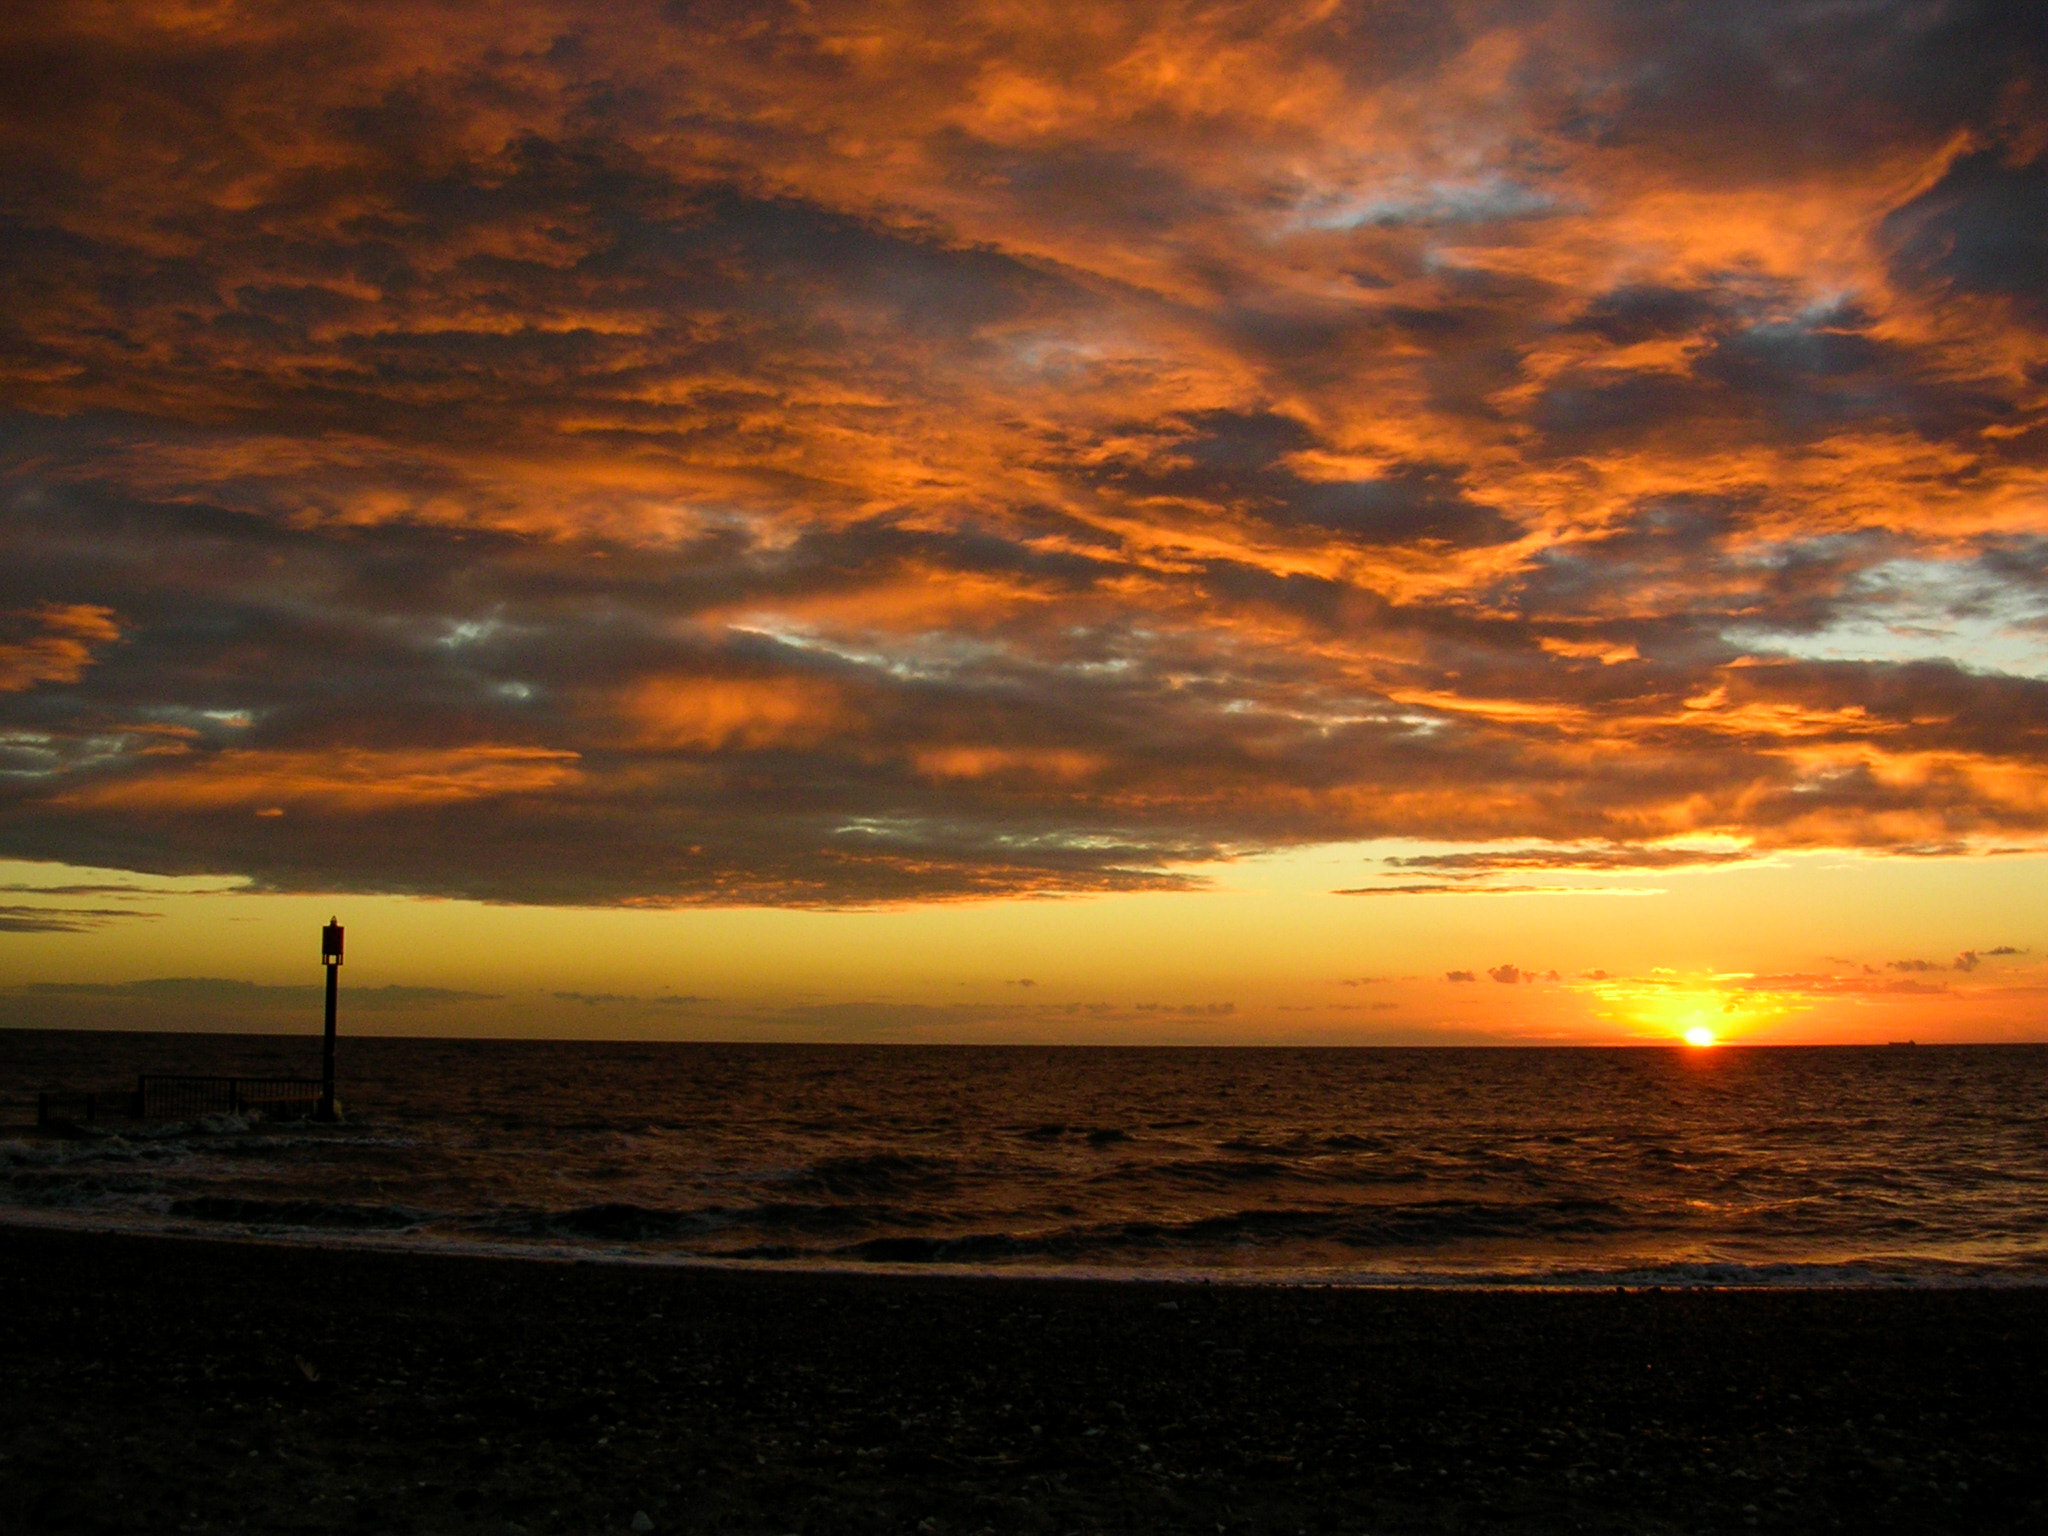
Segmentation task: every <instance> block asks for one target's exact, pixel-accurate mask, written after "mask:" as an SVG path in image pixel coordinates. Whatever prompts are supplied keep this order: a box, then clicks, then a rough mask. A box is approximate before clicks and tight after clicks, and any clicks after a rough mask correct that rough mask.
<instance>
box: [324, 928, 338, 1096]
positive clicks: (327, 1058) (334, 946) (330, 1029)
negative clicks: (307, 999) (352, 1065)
mask: <svg viewBox="0 0 2048 1536" xmlns="http://www.w3.org/2000/svg"><path fill="white" fill-rule="evenodd" d="M320 963H321V964H322V965H324V966H326V967H327V1038H326V1040H325V1041H324V1042H323V1043H322V1045H321V1048H320V1116H319V1118H320V1119H322V1120H325V1121H330V1122H331V1121H332V1120H333V1119H334V999H335V992H336V990H337V986H338V982H339V978H340V974H341V923H340V922H339V920H337V919H335V918H332V917H330V918H329V919H327V926H326V927H325V928H322V929H321V930H320Z"/></svg>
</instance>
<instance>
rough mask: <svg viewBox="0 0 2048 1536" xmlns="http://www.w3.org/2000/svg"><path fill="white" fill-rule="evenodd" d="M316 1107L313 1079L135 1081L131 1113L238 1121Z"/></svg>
mask: <svg viewBox="0 0 2048 1536" xmlns="http://www.w3.org/2000/svg"><path fill="white" fill-rule="evenodd" d="M319 1105H320V1079H319V1078H317V1077H171V1076H168V1075H165V1074H162V1073H156V1072H144V1073H142V1074H141V1075H140V1076H138V1077H137V1078H136V1079H135V1113H136V1114H137V1115H138V1116H139V1117H140V1118H142V1119H144V1120H161V1119H173V1120H174V1119H177V1118H179V1117H180V1116H184V1115H239V1114H242V1113H244V1112H245V1111H248V1110H261V1111H262V1112H263V1113H265V1114H268V1115H275V1116H280V1117H285V1116H291V1115H310V1114H312V1113H313V1111H314V1110H316V1109H317V1108H319Z"/></svg>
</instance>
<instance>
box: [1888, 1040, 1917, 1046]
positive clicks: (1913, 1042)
mask: <svg viewBox="0 0 2048 1536" xmlns="http://www.w3.org/2000/svg"><path fill="white" fill-rule="evenodd" d="M1919 1043H1920V1042H1919V1041H1918V1040H1887V1041H1885V1044H1886V1045H1918V1044H1919Z"/></svg>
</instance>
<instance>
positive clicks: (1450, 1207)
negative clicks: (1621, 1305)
mask: <svg viewBox="0 0 2048 1536" xmlns="http://www.w3.org/2000/svg"><path fill="white" fill-rule="evenodd" d="M1627 1226H1628V1218H1627V1216H1626V1214H1625V1213H1624V1212H1623V1211H1622V1210H1621V1209H1620V1208H1619V1207H1618V1206H1616V1205H1615V1204H1614V1202H1612V1201H1607V1200H1586V1199H1574V1200H1546V1201H1534V1202H1525V1203H1520V1204H1507V1203H1491V1202H1486V1201H1473V1200H1433V1201H1423V1202H1417V1203H1415V1204H1410V1205H1385V1206H1348V1207H1341V1208H1338V1209H1335V1210H1317V1209H1292V1208H1269V1207H1255V1208H1249V1209H1245V1210H1239V1211H1227V1212H1221V1213H1218V1214H1216V1215H1211V1216H1197V1217H1191V1218H1188V1219H1186V1220H1182V1221H1177V1222H1160V1221H1122V1222H1107V1223H1099V1224H1094V1225H1083V1226H1074V1227H1066V1228H1058V1229H1053V1230H1050V1231H1040V1232H966V1233H958V1234H954V1235H939V1234H934V1235H931V1236H907V1235H903V1234H889V1235H887V1236H877V1237H872V1238H866V1239H863V1240H862V1241H860V1242H857V1243H849V1244H847V1245H846V1246H844V1247H842V1248H840V1249H838V1250H836V1251H837V1252H838V1253H839V1254H841V1255H844V1256H846V1257H849V1258H858V1259H866V1260H870V1261H874V1262H882V1263H955V1264H963V1263H964V1264H971V1263H980V1262H986V1261H987V1260H989V1259H991V1258H996V1257H1004V1258H1021V1257H1050V1258H1062V1259H1070V1260H1071V1259H1084V1258H1102V1257H1107V1256H1109V1255H1112V1254H1114V1253H1116V1252H1119V1251H1123V1252H1140V1251H1142V1252H1146V1253H1150V1254H1155V1255H1156V1254H1159V1253H1162V1252H1167V1251H1183V1252H1185V1253H1187V1255H1188V1256H1189V1258H1190V1260H1191V1261H1196V1260H1198V1257H1199V1255H1200V1254H1201V1253H1202V1252H1203V1251H1205V1250H1211V1249H1215V1248H1219V1247H1235V1246H1238V1245H1246V1244H1248V1245H1255V1246H1256V1245H1260V1244H1283V1243H1284V1244H1297V1245H1298V1244H1311V1245H1314V1244H1325V1245H1335V1246H1338V1247H1343V1248H1350V1249H1393V1248H1399V1249H1407V1250H1414V1249H1427V1248H1430V1247H1436V1246H1442V1245H1445V1244H1451V1243H1456V1242H1461V1241H1468V1240H1472V1239H1479V1238H1502V1237H1524V1238H1526V1237H1530V1236H1535V1235H1539V1234H1540V1235H1544V1236H1562V1235H1573V1236H1586V1235H1597V1234H1608V1233H1614V1232H1619V1231H1623V1230H1626V1229H1627Z"/></svg>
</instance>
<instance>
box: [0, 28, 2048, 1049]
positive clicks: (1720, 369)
mask: <svg viewBox="0 0 2048 1536" xmlns="http://www.w3.org/2000/svg"><path fill="white" fill-rule="evenodd" d="M0 76H4V80H0V135H4V138H0V249H4V253H5V254H4V259H0V553H4V560H0V887H4V889H0V1025H9V1024H11V1025H87V1026H93V1027H114V1028H205V1027H212V1028H245V1029H261V1030H279V1031H292V1030H298V1029H301V1028H307V1027H310V1025H311V1024H315V1023H317V1020H316V1019H315V1013H316V1011H317V990H316V989H317V987H318V985H319V972H318V970H317V964H318V959H317V957H318V950H317V929H318V927H319V924H320V923H321V922H323V921H324V920H325V919H326V918H327V917H328V916H330V915H335V916H339V917H340V918H341V919H342V921H344V923H346V924H347V925H348V928H349V933H350V940H349V945H350V948H349V961H348V964H347V965H346V967H345V981H346V996H347V999H348V1002H347V1009H348V1013H347V1017H348V1020H349V1024H348V1027H352V1028H358V1029H361V1030H364V1031H385V1032H415V1033H469V1034H522V1033H523V1034H569V1035H578V1034H582V1035H599V1036H613V1037H646V1038H747V1039H803V1040H816V1039H873V1040H961V1041H981V1040H1032V1041H1039V1040H1045V1041H1073V1042H1112V1041H1185V1042H1211V1043H1257V1042H1282V1041H1285V1042H1304V1043H1327V1044H1342V1043H1375V1042H1380V1043H1427V1042H1432V1041H1434V1042H1445V1043H1533V1042H1542V1041H1560V1042H1562V1041H1571V1042H1581V1043H1584V1042H1617V1043H1619V1042H1630V1041H1656V1042H1670V1041H1673V1040H1677V1039H1680V1038H1682V1037H1684V1036H1685V1035H1686V1034H1687V1033H1688V1032H1694V1033H1696V1034H1697V1033H1698V1032H1702V1031H1704V1032H1706V1033H1707V1034H1710V1035H1711V1036H1713V1037H1714V1038H1716V1039H1719V1040H1723V1041H1756V1042H1784V1041H1799V1042H1815V1041H1844V1042H1849V1041H1870V1040H1889V1039H1899V1038H1913V1039H1919V1040H2048V918H2044V916H2043V913H2044V911H2048V902H2044V901H2043V900H2042V896H2043V893H2044V890H2048V885H2044V875H2048V6H2044V5H2042V4H2039V3H2031V0H2023V3H2014V0H1998V3H1979V4H1972V3H1961V0H1910V3H1908V0H1828V3H1818V0H1811V3H1809V0H1776V3H1769V4H1765V3H1753V0H1726V3H1717V4H1714V5H1692V4H1678V3H1652V0H1552V3H1537V0H1527V3H1459V0H1449V3H1445V0H1430V3H1427V4H1423V3H1415V4H1409V3H1393V0H1389V3H1351V4H1343V3H1325V0H1318V3H1312V4H1287V3H1278V0H1273V3H1238V4H1215V5H1204V4H1193V3H1175V4H1100V5H1091V6H1087V7H1076V6H1071V5H1065V6H1044V5H1032V4H1029V3H1022V0H1018V3H987V4H977V3H974V0H957V3H956V0H948V3H946V4H930V5H924V4H915V3H877V0H864V3H833V0H820V3H810V4H800V5H799V4H790V5H778V4H773V3H761V0H748V3H746V4H717V3H704V4H696V3H688V0H672V3H667V4H649V3H642V0H606V3H604V4H597V3H546V0H509V3H506V4H502V5H494V6H489V7H483V6H476V5H472V4H467V3H464V4H453V3H450V4H434V3H426V0H405V3H403V4H399V3H395V0H393V3H381V0H354V3H348V0H342V3H336V4H329V5H322V6H313V7H295V6H277V5H271V4H264V5H258V4H247V3H239V0H187V3H177V0H152V3H149V4H141V3H124V0H19V3H17V4H14V5H11V6H9V7H8V8H7V10H6V14H5V15H4V16H0Z"/></svg>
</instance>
